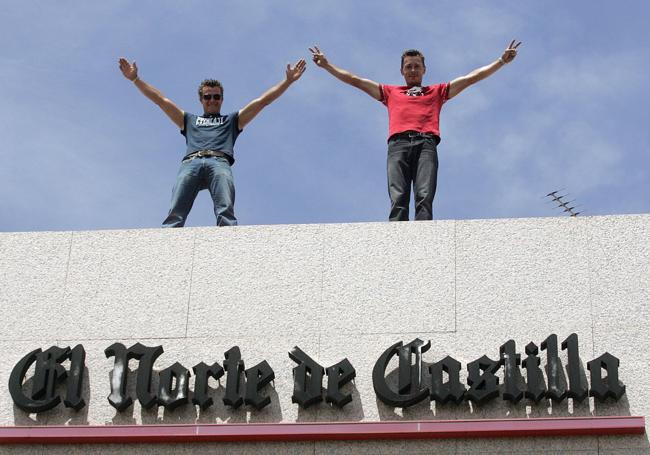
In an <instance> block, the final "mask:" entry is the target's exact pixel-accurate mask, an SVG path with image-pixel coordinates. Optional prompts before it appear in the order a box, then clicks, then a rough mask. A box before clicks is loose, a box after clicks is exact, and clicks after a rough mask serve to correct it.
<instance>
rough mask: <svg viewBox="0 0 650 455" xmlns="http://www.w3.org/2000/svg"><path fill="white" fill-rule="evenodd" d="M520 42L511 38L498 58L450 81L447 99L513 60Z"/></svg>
mask: <svg viewBox="0 0 650 455" xmlns="http://www.w3.org/2000/svg"><path fill="white" fill-rule="evenodd" d="M520 44H521V41H520V42H518V43H516V44H515V40H512V42H511V43H510V45H509V46H508V47H507V48H506V50H505V51H503V55H501V57H499V59H498V60H495V61H493V62H492V63H490V64H489V65H485V66H483V67H481V68H478V69H475V70H474V71H472V72H471V73H469V74H467V75H466V76H461V77H458V78H456V79H454V80H453V81H451V82H450V83H449V99H451V98H453V97H454V96H456V95H458V94H459V93H460V92H462V91H463V90H465V89H466V88H467V87H469V86H470V85H472V84H476V83H477V82H478V81H481V80H483V79H485V78H486V77H488V76H491V75H493V74H494V73H495V72H496V71H497V70H498V69H499V68H501V67H502V66H503V65H506V64H507V63H510V62H511V61H513V60H514V59H515V57H516V56H517V48H518V47H519V45H520Z"/></svg>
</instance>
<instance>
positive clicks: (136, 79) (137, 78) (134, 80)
mask: <svg viewBox="0 0 650 455" xmlns="http://www.w3.org/2000/svg"><path fill="white" fill-rule="evenodd" d="M139 79H140V78H139V77H138V76H136V77H135V79H133V80H132V81H131V82H133V83H134V84H135V83H136V82H138V80H139Z"/></svg>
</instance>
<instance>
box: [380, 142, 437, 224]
mask: <svg viewBox="0 0 650 455" xmlns="http://www.w3.org/2000/svg"><path fill="white" fill-rule="evenodd" d="M438 142H440V138H438V137H437V136H433V135H422V134H419V133H399V134H396V135H393V136H391V138H390V139H389V140H388V165H387V168H388V195H389V196H390V217H389V219H390V221H408V219H409V202H410V199H411V184H412V185H413V193H414V196H415V219H416V220H431V219H433V208H432V205H433V197H434V196H435V195H436V184H437V180H438V150H437V148H436V147H437V145H438Z"/></svg>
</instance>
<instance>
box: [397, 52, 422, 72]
mask: <svg viewBox="0 0 650 455" xmlns="http://www.w3.org/2000/svg"><path fill="white" fill-rule="evenodd" d="M404 57H420V58H421V59H422V66H424V67H425V68H426V66H427V65H425V64H424V55H422V52H420V51H419V50H417V49H407V50H405V51H404V53H403V54H402V66H400V68H403V67H404Z"/></svg>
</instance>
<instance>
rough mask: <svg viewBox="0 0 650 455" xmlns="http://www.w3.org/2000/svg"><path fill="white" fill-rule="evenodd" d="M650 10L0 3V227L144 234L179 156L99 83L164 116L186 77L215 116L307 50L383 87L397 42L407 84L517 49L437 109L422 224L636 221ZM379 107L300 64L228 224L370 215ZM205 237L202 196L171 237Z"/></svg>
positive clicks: (381, 196)
mask: <svg viewBox="0 0 650 455" xmlns="http://www.w3.org/2000/svg"><path fill="white" fill-rule="evenodd" d="M648 17H650V3H649V2H647V1H643V0H634V1H630V2H626V3H625V5H624V7H623V6H616V7H615V5H614V4H613V3H611V2H605V1H601V0H596V1H594V0H589V1H586V0H579V1H571V2H550V1H534V2H533V1H521V0H518V1H500V2H490V3H489V4H488V2H484V1H464V0H454V1H446V0H445V1H433V2H412V1H411V2H409V1H390V2H384V1H366V0H362V1H354V2H351V1H338V0H334V1H328V2H308V1H298V0H296V1H273V2H271V1H249V0H242V1H237V2H234V1H226V2H198V1H183V2H181V1H176V2H168V1H139V2H133V1H128V2H127V1H108V2H81V1H58V2H45V1H36V2H29V3H19V2H2V4H1V5H0V38H1V42H2V46H1V47H0V99H1V100H2V102H1V103H0V133H1V134H0V158H1V162H2V165H1V166H0V194H1V197H0V231H32V230H35V231H43V230H86V229H122V228H145V227H147V228H148V227H158V226H160V223H161V222H162V220H163V219H164V217H165V215H166V213H167V210H168V204H169V200H170V196H171V189H172V186H173V182H174V178H175V175H176V172H177V169H178V165H179V162H180V159H181V157H182V155H183V151H184V138H183V137H182V136H181V135H180V134H179V132H178V130H177V128H176V127H175V126H174V125H173V124H172V122H171V121H170V120H169V119H168V118H167V117H166V116H165V115H164V114H163V113H162V112H161V111H160V110H159V109H158V108H157V107H156V106H155V105H153V104H152V103H151V102H150V101H148V100H147V99H145V98H144V97H143V96H142V95H141V94H140V93H139V92H138V91H137V90H136V89H135V87H133V86H132V84H130V83H129V82H127V81H126V80H125V79H124V78H123V77H122V75H121V73H120V72H119V70H118V66H117V60H118V58H119V57H120V56H124V57H126V58H128V59H130V60H133V59H134V60H136V61H137V62H138V66H139V68H140V76H141V78H142V79H144V80H146V81H147V82H149V83H151V84H152V85H154V86H156V87H157V88H159V89H160V90H161V91H163V93H165V94H166V95H167V96H168V97H169V98H170V99H172V100H173V101H174V102H176V104H177V105H178V106H179V107H181V108H182V109H184V110H186V111H190V112H199V113H200V111H201V106H200V104H199V103H198V101H197V97H196V86H197V85H198V82H200V81H201V80H202V79H204V78H206V77H214V78H217V79H219V80H221V81H222V83H223V84H224V86H225V92H224V95H225V99H224V107H223V111H224V112H231V111H235V110H238V109H240V108H241V107H243V106H244V105H245V104H246V103H247V102H248V101H250V100H251V99H253V98H255V97H257V96H259V95H260V94H261V93H262V92H263V91H264V90H266V89H267V88H268V87H270V86H271V85H273V84H275V83H277V82H278V81H280V80H281V79H282V78H283V77H284V67H285V65H286V63H287V62H289V61H295V60H297V59H298V58H301V57H302V58H308V57H309V53H308V51H307V48H308V47H309V46H311V45H313V44H318V45H320V47H321V49H322V50H323V51H324V52H325V54H326V55H327V56H328V58H329V59H330V61H331V62H333V63H335V64H336V65H338V66H340V67H343V68H345V69H348V70H350V71H352V72H354V73H356V74H358V75H360V76H363V77H367V78H369V79H373V80H375V81H377V82H380V83H388V84H400V83H401V82H402V78H401V76H400V73H399V57H400V55H401V53H402V51H403V50H404V49H407V48H418V49H420V50H421V51H422V52H423V53H424V54H425V55H426V58H427V60H426V63H427V74H426V75H425V83H437V82H444V81H448V80H451V79H453V78H455V77H457V76H460V75H463V74H466V73H468V72H469V71H471V70H473V69H475V68H477V67H479V66H482V65H485V64H487V63H489V62H491V61H493V60H494V59H496V58H498V57H499V56H500V55H501V52H502V51H503V49H504V48H505V46H506V45H507V44H508V43H509V42H510V40H511V39H513V38H517V39H520V40H521V41H523V44H522V46H521V47H520V49H519V50H520V52H519V56H518V57H517V59H516V60H515V62H513V63H512V64H511V65H508V66H507V67H505V68H503V69H502V70H501V71H499V72H497V73H496V74H495V75H494V76H492V77H491V78H489V79H487V80H484V81H482V82H480V83H479V84H477V85H475V86H473V87H471V88H469V89H468V90H466V91H465V92H463V93H462V94H461V95H459V96H458V97H456V98H454V99H453V100H451V101H450V102H449V103H447V104H446V105H445V106H444V108H443V110H442V113H441V132H442V142H441V144H440V146H439V149H438V153H439V158H440V171H439V185H438V192H437V195H436V200H435V202H434V217H435V219H472V218H503V217H528V216H533V217H535V216H561V214H560V212H559V211H558V210H556V209H554V208H553V206H552V205H551V204H549V203H548V202H547V201H546V200H545V199H544V195H545V194H546V193H548V192H550V191H552V190H555V189H560V188H566V192H568V193H570V196H572V198H576V199H577V201H576V202H577V203H579V204H581V205H582V207H580V209H581V210H583V211H584V214H585V215H602V214H618V213H648V212H650V175H649V171H648V169H649V168H650V166H649V164H650V157H649V153H648V152H649V150H648V149H649V147H648V144H649V143H650V128H648V118H650V115H649V114H650V112H649V108H648V105H649V101H650V96H649V90H648V84H647V83H646V80H647V78H648V77H647V74H648V71H649V69H650V63H649V62H650V46H649V45H650V39H649V38H650V32H649V31H648V27H647V24H646V21H647V18H648ZM387 125H388V121H387V114H386V109H385V107H384V106H383V105H382V104H381V103H379V102H377V101H374V100H373V99H372V98H370V97H369V96H367V95H366V94H364V93H362V92H361V91H358V90H356V89H354V88H352V87H349V86H347V85H345V84H343V83H341V82H339V81H338V80H336V79H334V78H333V77H332V76H330V75H329V74H328V73H326V72H325V71H324V70H322V69H320V68H317V67H316V66H315V65H313V64H312V63H311V62H310V64H309V66H308V68H307V71H306V72H305V74H304V75H303V77H302V78H301V79H300V80H299V81H298V82H296V83H295V84H294V85H293V86H292V87H290V88H289V90H288V91H287V92H286V93H285V95H283V96H282V97H281V98H280V99H278V100H277V101H276V102H275V103H274V104H272V105H271V106H269V107H268V108H266V109H265V110H264V111H263V112H262V113H261V114H260V115H259V116H258V117H257V118H256V119H255V120H254V121H253V122H252V123H251V124H250V125H249V126H248V127H247V128H246V130H245V131H244V132H243V133H242V135H241V136H240V137H239V139H238V141H237V145H236V148H235V150H236V158H237V162H236V164H235V166H234V168H233V171H234V174H235V183H236V188H237V201H236V205H235V209H236V214H237V216H238V218H239V221H240V224H243V225H254V224H284V223H332V222H362V221H384V220H386V219H387V216H388V209H389V202H388V195H387V190H386V133H387V128H388V126H387ZM213 224H214V215H213V213H212V208H211V201H210V198H209V195H208V193H207V192H202V193H200V194H199V197H198V198H197V201H196V203H195V206H194V208H193V210H192V212H191V213H190V216H189V220H188V223H187V225H188V226H210V225H213Z"/></svg>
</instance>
